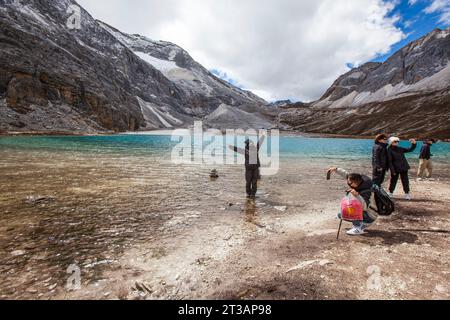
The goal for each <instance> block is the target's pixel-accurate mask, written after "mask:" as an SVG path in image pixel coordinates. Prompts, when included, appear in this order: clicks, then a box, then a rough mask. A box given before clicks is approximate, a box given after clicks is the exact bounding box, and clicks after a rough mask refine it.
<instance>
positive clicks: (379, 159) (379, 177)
mask: <svg viewBox="0 0 450 320" xmlns="http://www.w3.org/2000/svg"><path fill="white" fill-rule="evenodd" d="M387 140H388V137H387V136H386V135H385V134H379V135H378V136H377V137H376V138H375V145H374V146H373V151H372V167H373V173H372V179H373V183H374V184H376V185H377V186H379V187H381V185H382V184H383V182H384V179H385V178H386V172H387V171H388V170H389V161H388V155H387V147H388V144H387Z"/></svg>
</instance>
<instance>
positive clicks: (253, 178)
mask: <svg viewBox="0 0 450 320" xmlns="http://www.w3.org/2000/svg"><path fill="white" fill-rule="evenodd" d="M258 176H259V168H258V167H257V166H247V167H246V168H245V181H246V182H247V195H248V196H252V197H254V196H256V192H258Z"/></svg>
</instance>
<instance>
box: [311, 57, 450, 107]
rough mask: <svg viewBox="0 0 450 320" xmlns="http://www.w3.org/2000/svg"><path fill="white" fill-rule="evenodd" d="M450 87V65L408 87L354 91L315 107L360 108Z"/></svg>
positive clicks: (317, 104) (387, 86) (400, 84)
mask: <svg viewBox="0 0 450 320" xmlns="http://www.w3.org/2000/svg"><path fill="white" fill-rule="evenodd" d="M449 86H450V63H449V64H448V65H447V67H445V68H444V69H442V70H441V71H439V72H438V73H436V74H434V75H432V76H430V77H427V78H425V79H422V80H421V81H419V82H417V83H414V84H411V85H407V84H405V83H404V82H401V83H399V84H397V85H395V86H393V85H392V84H387V85H386V86H384V87H382V88H381V89H379V90H377V91H376V92H368V91H364V92H361V93H359V92H357V91H353V92H352V93H350V94H348V95H347V96H345V97H342V98H340V99H338V100H336V101H330V99H329V98H327V99H325V100H322V101H319V102H318V103H316V104H314V106H315V107H329V108H344V107H358V106H361V105H364V104H367V103H372V102H380V101H389V100H392V99H396V98H400V97H406V96H410V95H414V94H417V93H423V92H433V91H437V90H442V89H445V88H447V87H449Z"/></svg>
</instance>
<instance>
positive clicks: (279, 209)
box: [274, 206, 287, 212]
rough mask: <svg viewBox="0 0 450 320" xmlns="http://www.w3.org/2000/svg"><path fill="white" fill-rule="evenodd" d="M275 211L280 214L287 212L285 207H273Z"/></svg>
mask: <svg viewBox="0 0 450 320" xmlns="http://www.w3.org/2000/svg"><path fill="white" fill-rule="evenodd" d="M274 208H275V210H278V211H281V212H285V211H286V210H287V207H286V206H280V207H274Z"/></svg>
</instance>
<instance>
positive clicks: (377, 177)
mask: <svg viewBox="0 0 450 320" xmlns="http://www.w3.org/2000/svg"><path fill="white" fill-rule="evenodd" d="M372 178H373V179H372V180H373V183H374V184H376V185H377V186H379V187H381V185H382V184H383V182H384V179H386V170H385V169H383V170H381V171H379V170H378V169H373V173H372Z"/></svg>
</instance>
